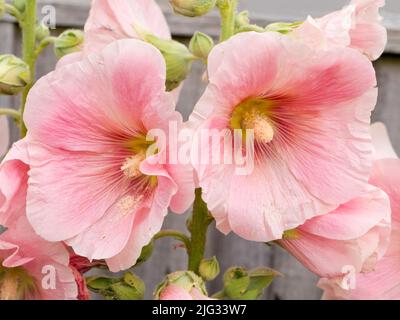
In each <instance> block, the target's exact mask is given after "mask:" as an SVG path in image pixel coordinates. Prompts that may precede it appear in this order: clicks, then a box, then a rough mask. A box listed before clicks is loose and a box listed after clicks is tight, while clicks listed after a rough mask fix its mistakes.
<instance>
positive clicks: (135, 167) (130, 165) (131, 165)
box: [121, 154, 145, 178]
mask: <svg viewBox="0 0 400 320" xmlns="http://www.w3.org/2000/svg"><path fill="white" fill-rule="evenodd" d="M144 159H145V157H144V155H142V154H136V155H134V156H132V157H129V158H127V159H126V160H125V162H124V164H123V165H122V167H121V171H122V172H123V173H124V175H125V176H126V177H127V178H137V177H139V176H141V175H142V172H141V171H140V164H141V163H142V161H143V160H144Z"/></svg>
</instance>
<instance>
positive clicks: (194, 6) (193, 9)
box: [170, 0, 217, 17]
mask: <svg viewBox="0 0 400 320" xmlns="http://www.w3.org/2000/svg"><path fill="white" fill-rule="evenodd" d="M216 2H217V1H216V0H170V3H171V5H172V8H173V9H174V11H175V13H177V14H180V15H183V16H186V17H199V16H202V15H204V14H206V13H208V12H209V11H211V10H212V9H213V8H214V7H215V4H216Z"/></svg>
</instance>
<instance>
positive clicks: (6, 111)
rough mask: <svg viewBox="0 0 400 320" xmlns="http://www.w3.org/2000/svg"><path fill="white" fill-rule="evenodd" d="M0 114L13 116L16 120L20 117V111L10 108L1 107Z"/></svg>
mask: <svg viewBox="0 0 400 320" xmlns="http://www.w3.org/2000/svg"><path fill="white" fill-rule="evenodd" d="M0 116H9V117H13V118H14V119H15V120H19V119H20V114H19V111H17V110H14V109H10V108H0Z"/></svg>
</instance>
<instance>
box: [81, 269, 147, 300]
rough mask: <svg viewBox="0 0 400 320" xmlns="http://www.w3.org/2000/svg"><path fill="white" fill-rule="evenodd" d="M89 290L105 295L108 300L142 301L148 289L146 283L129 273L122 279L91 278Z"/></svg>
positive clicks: (87, 281) (88, 284) (87, 282)
mask: <svg viewBox="0 0 400 320" xmlns="http://www.w3.org/2000/svg"><path fill="white" fill-rule="evenodd" d="M86 284H87V286H88V288H89V289H90V290H92V291H94V292H96V293H99V294H101V295H103V296H104V297H105V298H106V299H107V300H142V299H143V298H144V293H145V291H146V287H145V284H144V282H143V281H142V280H141V279H140V278H139V277H137V276H136V275H134V274H133V273H130V272H127V273H126V274H125V275H124V277H123V278H122V279H116V278H107V277H89V278H87V279H86Z"/></svg>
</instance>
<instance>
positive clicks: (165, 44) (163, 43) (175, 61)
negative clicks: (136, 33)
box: [142, 33, 194, 91]
mask: <svg viewBox="0 0 400 320" xmlns="http://www.w3.org/2000/svg"><path fill="white" fill-rule="evenodd" d="M142 36H143V39H144V40H145V41H146V42H148V43H150V44H152V45H153V46H155V47H156V48H157V49H158V50H160V52H161V54H162V55H163V56H164V59H165V63H166V66H167V81H166V88H167V90H168V91H172V90H174V89H175V88H177V87H178V86H179V85H180V83H181V82H182V81H183V80H185V79H186V77H187V75H188V74H189V72H190V69H191V68H192V62H193V59H194V56H193V55H192V54H191V53H190V51H189V49H188V48H187V47H186V46H185V45H183V44H182V43H179V42H178V41H175V40H165V39H160V38H157V37H156V36H154V35H152V34H149V33H142Z"/></svg>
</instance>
